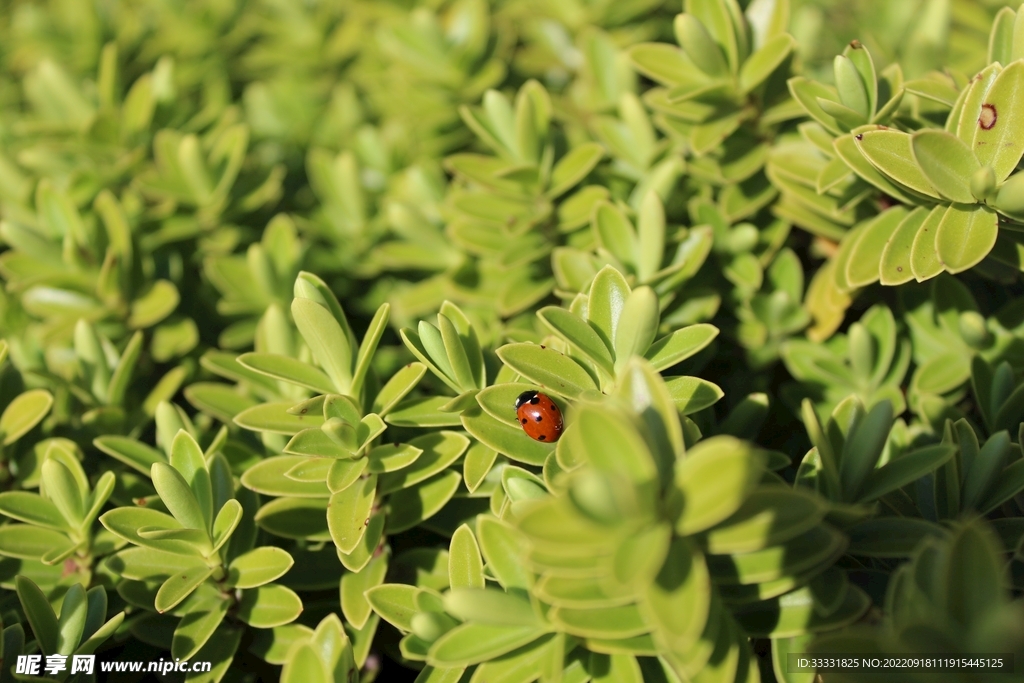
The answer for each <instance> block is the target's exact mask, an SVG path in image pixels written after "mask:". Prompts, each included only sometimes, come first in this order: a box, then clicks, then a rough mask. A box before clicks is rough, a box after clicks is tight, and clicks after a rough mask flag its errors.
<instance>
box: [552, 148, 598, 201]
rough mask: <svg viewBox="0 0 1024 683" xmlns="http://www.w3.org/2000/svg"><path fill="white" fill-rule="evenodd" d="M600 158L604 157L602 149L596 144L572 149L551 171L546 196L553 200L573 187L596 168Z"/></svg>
mask: <svg viewBox="0 0 1024 683" xmlns="http://www.w3.org/2000/svg"><path fill="white" fill-rule="evenodd" d="M602 157H604V148H603V147H602V146H601V145H600V144H598V143H596V142H586V143H583V144H582V145H578V146H576V147H574V148H573V149H572V150H571V151H570V152H569V153H568V154H566V155H565V156H564V157H562V158H561V159H559V160H558V163H557V164H555V167H554V168H553V169H552V170H551V181H550V187H549V189H548V191H547V196H548V197H550V198H552V199H554V198H556V197H560V196H561V195H563V194H565V193H566V192H567V191H568V190H570V189H571V188H573V187H575V186H576V184H577V183H578V182H580V181H581V180H583V178H584V177H586V175H587V174H588V173H590V171H592V170H593V169H594V167H595V166H597V164H598V162H599V161H601V158H602Z"/></svg>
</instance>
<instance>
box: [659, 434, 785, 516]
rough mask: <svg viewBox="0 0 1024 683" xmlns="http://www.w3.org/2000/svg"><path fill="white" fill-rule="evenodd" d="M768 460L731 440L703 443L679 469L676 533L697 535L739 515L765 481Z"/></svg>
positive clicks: (677, 468)
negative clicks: (745, 502) (736, 514)
mask: <svg viewBox="0 0 1024 683" xmlns="http://www.w3.org/2000/svg"><path fill="white" fill-rule="evenodd" d="M764 466H765V457H764V456H763V455H762V454H760V453H759V452H758V451H756V450H754V449H753V448H752V447H751V446H749V445H748V444H746V443H744V442H742V441H740V440H738V439H734V438H732V437H728V436H716V437H713V438H711V439H707V440H705V441H702V442H700V443H699V444H697V445H696V446H694V448H693V449H691V450H690V451H689V453H687V455H686V458H685V459H683V460H681V461H679V462H678V463H677V465H676V468H675V486H676V491H675V492H674V495H675V496H678V501H677V502H676V503H675V505H677V506H678V507H677V510H678V517H677V518H676V522H675V526H676V531H678V532H679V533H680V534H693V533H696V532H698V531H702V530H704V529H707V528H708V527H711V526H714V525H715V524H717V523H718V522H721V521H722V520H724V519H726V518H728V517H729V516H730V515H732V514H733V513H735V512H736V511H737V510H738V509H739V508H740V506H741V505H742V504H743V502H744V500H745V499H746V498H747V496H748V495H749V494H750V492H751V491H752V490H753V489H754V487H755V486H756V485H757V483H758V482H759V481H760V480H761V476H762V474H763V472H764Z"/></svg>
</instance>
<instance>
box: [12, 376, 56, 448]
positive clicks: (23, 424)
mask: <svg viewBox="0 0 1024 683" xmlns="http://www.w3.org/2000/svg"><path fill="white" fill-rule="evenodd" d="M52 405H53V396H52V395H51V394H50V392H48V391H46V390H45V389H33V390H31V391H26V392H25V393H23V394H20V395H19V396H18V397H17V398H15V399H14V400H13V401H11V402H10V403H9V404H7V407H6V408H5V409H4V412H3V414H2V415H0V438H2V439H3V445H4V446H10V445H11V444H12V443H14V442H15V441H17V440H18V439H20V438H21V437H23V436H24V435H25V434H26V433H28V431H29V430H31V429H32V428H33V427H35V426H36V425H37V424H39V422H40V420H42V419H43V418H44V417H46V414H47V413H49V412H50V406H52Z"/></svg>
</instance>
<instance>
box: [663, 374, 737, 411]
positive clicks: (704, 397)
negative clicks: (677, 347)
mask: <svg viewBox="0 0 1024 683" xmlns="http://www.w3.org/2000/svg"><path fill="white" fill-rule="evenodd" d="M665 386H666V387H668V391H669V394H671V396H672V401H673V402H675V404H676V409H677V410H678V411H679V414H680V415H692V414H694V413H696V412H699V411H701V410H704V409H705V408H707V407H709V406H712V405H714V404H715V403H717V402H718V401H719V400H720V399H721V398H722V397H723V396H725V392H724V391H722V389H721V388H720V387H719V386H718V385H717V384H713V383H711V382H709V381H707V380H704V379H700V378H699V377H669V378H667V379H666V381H665Z"/></svg>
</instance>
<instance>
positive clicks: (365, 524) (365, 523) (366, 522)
mask: <svg viewBox="0 0 1024 683" xmlns="http://www.w3.org/2000/svg"><path fill="white" fill-rule="evenodd" d="M363 526H370V518H369V517H367V518H366V519H364V520H363Z"/></svg>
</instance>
